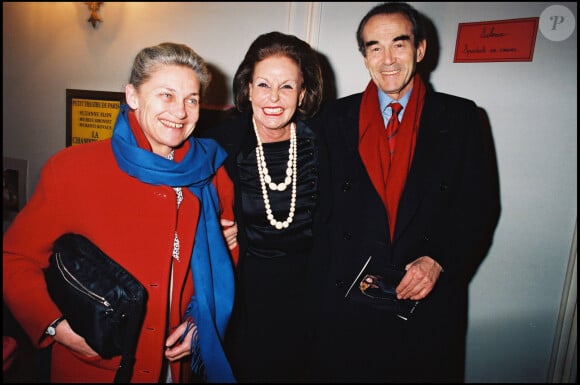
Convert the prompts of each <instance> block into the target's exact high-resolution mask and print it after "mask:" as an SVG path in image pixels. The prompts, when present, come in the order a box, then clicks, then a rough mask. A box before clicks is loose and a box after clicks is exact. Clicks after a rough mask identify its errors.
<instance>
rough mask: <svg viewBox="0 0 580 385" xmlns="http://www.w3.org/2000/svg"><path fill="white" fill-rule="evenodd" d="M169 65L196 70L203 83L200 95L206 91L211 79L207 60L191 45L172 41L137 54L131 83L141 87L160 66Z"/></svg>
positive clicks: (137, 87)
mask: <svg viewBox="0 0 580 385" xmlns="http://www.w3.org/2000/svg"><path fill="white" fill-rule="evenodd" d="M168 65H181V66H185V67H188V68H191V69H192V70H194V71H195V73H196V74H197V76H198V77H199V82H200V83H201V90H200V95H203V94H204V93H205V91H206V90H207V87H208V86H209V83H210V81H211V73H210V72H209V69H208V68H207V65H206V64H205V61H204V60H203V58H202V57H201V56H199V55H198V54H197V53H196V52H195V51H194V50H193V49H191V48H190V47H189V46H187V45H185V44H177V43H171V42H166V43H161V44H158V45H155V46H152V47H147V48H143V49H142V50H141V51H140V52H139V53H138V54H137V56H135V60H134V62H133V68H132V69H131V76H130V78H129V83H130V84H132V85H133V86H134V87H135V88H136V89H139V88H140V87H141V85H142V84H143V83H144V82H146V81H147V80H149V78H150V77H151V74H152V73H153V72H155V71H156V70H158V69H159V67H161V66H168Z"/></svg>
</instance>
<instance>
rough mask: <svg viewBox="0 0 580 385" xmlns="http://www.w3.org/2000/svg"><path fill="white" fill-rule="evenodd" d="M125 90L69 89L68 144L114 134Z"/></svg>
mask: <svg viewBox="0 0 580 385" xmlns="http://www.w3.org/2000/svg"><path fill="white" fill-rule="evenodd" d="M122 103H125V93H124V92H110V91H87V90H75V89H67V90H66V145H67V146H75V145H78V144H83V143H88V142H95V141H97V140H103V139H107V138H110V137H111V136H112V135H113V127H115V121H116V120H117V115H118V114H119V109H120V108H121V104H122Z"/></svg>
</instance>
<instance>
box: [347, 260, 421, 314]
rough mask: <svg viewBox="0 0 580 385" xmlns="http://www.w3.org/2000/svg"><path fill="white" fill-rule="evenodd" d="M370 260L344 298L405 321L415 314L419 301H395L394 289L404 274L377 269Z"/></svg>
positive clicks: (402, 272) (382, 268)
mask: <svg viewBox="0 0 580 385" xmlns="http://www.w3.org/2000/svg"><path fill="white" fill-rule="evenodd" d="M371 259H372V257H369V258H368V259H367V261H366V263H365V264H364V265H363V267H362V269H361V270H360V271H359V272H358V274H357V276H356V278H355V279H354V281H353V282H352V284H351V285H350V287H349V288H348V290H347V292H346V294H345V297H346V298H349V299H350V300H352V301H356V302H360V303H364V304H366V305H368V306H371V307H373V308H375V309H379V310H382V311H386V312H389V313H392V314H394V315H396V316H397V317H399V318H401V319H402V320H405V321H407V320H408V319H409V318H410V317H412V316H413V314H414V313H415V310H416V308H417V305H419V301H413V300H406V299H403V300H401V299H397V292H396V287H397V286H398V285H399V282H401V279H403V276H404V275H405V272H404V271H400V270H394V269H389V268H385V267H384V266H383V267H378V266H376V265H373V264H371V263H370V262H371Z"/></svg>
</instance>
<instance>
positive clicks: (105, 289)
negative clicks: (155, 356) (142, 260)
mask: <svg viewBox="0 0 580 385" xmlns="http://www.w3.org/2000/svg"><path fill="white" fill-rule="evenodd" d="M44 274H45V279H46V284H47V288H48V293H49V294H50V296H51V298H52V300H53V301H54V303H55V304H56V305H57V306H58V308H59V310H60V311H61V312H62V314H63V316H64V317H65V318H66V320H67V321H68V323H69V324H70V326H71V327H72V329H73V330H74V331H75V332H76V333H77V334H79V335H81V336H83V337H84V338H85V340H86V342H87V343H88V344H89V346H90V347H91V348H92V349H93V350H94V351H96V352H97V353H99V355H100V356H101V357H103V358H105V359H108V358H112V357H114V356H118V355H121V356H122V358H121V364H120V366H119V368H118V370H117V373H116V376H115V382H129V381H130V379H131V376H132V374H133V364H134V361H135V350H136V347H137V339H138V338H139V333H140V331H141V326H142V322H143V316H144V315H145V304H146V301H147V291H146V290H145V288H144V287H143V285H141V283H140V282H139V281H137V280H136V279H135V278H134V277H133V276H132V275H131V274H130V273H129V272H127V271H126V270H125V269H124V268H123V267H122V266H121V265H119V264H118V263H116V262H115V261H113V260H112V259H110V258H109V257H108V256H107V255H106V254H105V253H103V252H102V251H101V250H100V249H99V248H98V247H97V246H95V245H94V244H93V243H92V242H91V241H89V240H88V239H86V238H85V237H83V236H81V235H78V234H65V235H63V236H61V237H60V238H59V239H57V240H56V242H55V243H54V248H53V253H52V255H51V256H50V258H49V267H48V268H47V269H46V270H45V272H44Z"/></svg>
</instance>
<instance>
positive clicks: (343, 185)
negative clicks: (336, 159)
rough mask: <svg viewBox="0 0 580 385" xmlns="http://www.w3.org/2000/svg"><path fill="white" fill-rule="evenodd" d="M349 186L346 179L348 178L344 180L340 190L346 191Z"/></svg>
mask: <svg viewBox="0 0 580 385" xmlns="http://www.w3.org/2000/svg"><path fill="white" fill-rule="evenodd" d="M350 186H351V183H350V181H348V180H347V181H345V182H344V183H343V184H342V191H345V192H346V191H348V190H350Z"/></svg>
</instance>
